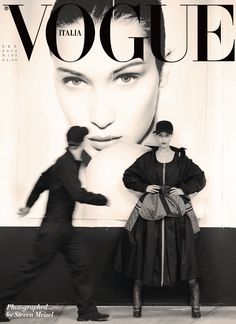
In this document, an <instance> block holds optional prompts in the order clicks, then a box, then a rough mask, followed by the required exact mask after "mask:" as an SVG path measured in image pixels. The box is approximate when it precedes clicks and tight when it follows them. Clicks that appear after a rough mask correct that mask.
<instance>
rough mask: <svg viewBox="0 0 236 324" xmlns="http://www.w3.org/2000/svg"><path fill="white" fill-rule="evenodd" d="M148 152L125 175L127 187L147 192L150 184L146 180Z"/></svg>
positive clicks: (124, 180)
mask: <svg viewBox="0 0 236 324" xmlns="http://www.w3.org/2000/svg"><path fill="white" fill-rule="evenodd" d="M146 156H147V153H145V154H144V155H142V156H140V157H139V158H138V159H137V160H136V161H135V162H134V163H133V164H132V165H131V166H130V167H129V168H128V169H127V170H125V173H124V175H123V182H124V185H125V186H126V188H128V189H132V190H134V191H139V192H146V188H147V186H148V184H147V183H146V182H145V177H144V174H145V167H146V163H145V160H146V159H145V158H146Z"/></svg>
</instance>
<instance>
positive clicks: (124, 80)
mask: <svg viewBox="0 0 236 324" xmlns="http://www.w3.org/2000/svg"><path fill="white" fill-rule="evenodd" d="M137 78H138V75H137V74H133V73H126V74H122V75H120V76H119V77H117V82H118V84H120V85H130V84H132V83H133V82H134V81H135V80H137Z"/></svg>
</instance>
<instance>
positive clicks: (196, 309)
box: [189, 279, 201, 318]
mask: <svg viewBox="0 0 236 324" xmlns="http://www.w3.org/2000/svg"><path fill="white" fill-rule="evenodd" d="M189 287H190V292H191V306H192V317H193V318H198V317H201V312H200V289H199V283H198V280H197V279H191V280H189Z"/></svg>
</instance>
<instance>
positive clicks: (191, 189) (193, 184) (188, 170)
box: [179, 157, 206, 195]
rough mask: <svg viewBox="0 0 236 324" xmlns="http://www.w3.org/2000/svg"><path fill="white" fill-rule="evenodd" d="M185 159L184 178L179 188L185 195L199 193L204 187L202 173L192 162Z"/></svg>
mask: <svg viewBox="0 0 236 324" xmlns="http://www.w3.org/2000/svg"><path fill="white" fill-rule="evenodd" d="M186 159H187V163H186V167H185V172H184V176H183V178H182V181H181V182H180V185H179V187H180V188H181V189H182V190H183V192H184V193H185V194H186V195H190V194H192V193H195V192H199V191H201V190H202V189H203V188H204V187H205V185H206V178H205V174H204V172H203V171H202V170H201V169H200V168H199V166H198V165H197V164H195V163H194V162H193V161H192V160H190V159H188V158H187V157H186Z"/></svg>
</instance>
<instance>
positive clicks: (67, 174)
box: [26, 149, 107, 222]
mask: <svg viewBox="0 0 236 324" xmlns="http://www.w3.org/2000/svg"><path fill="white" fill-rule="evenodd" d="M80 164H81V161H76V160H75V159H74V157H73V155H72V154H71V153H70V151H69V150H68V149H67V151H66V153H65V154H63V155H62V156H61V157H60V158H59V159H58V160H57V161H56V163H55V164H54V165H52V166H51V167H50V168H48V169H47V170H46V171H45V172H44V173H43V174H42V175H41V177H40V178H39V179H38V181H37V182H36V184H35V186H34V188H33V190H32V192H31V194H30V196H29V198H28V200H27V202H26V206H27V207H29V208H31V207H32V206H33V204H34V203H35V201H36V200H37V199H38V197H39V195H40V194H41V193H42V192H43V191H45V190H49V196H48V202H47V208H46V214H45V220H46V221H54V220H55V221H57V222H58V221H61V222H71V221H72V214H73V210H74V207H75V202H76V201H78V202H80V203H83V204H90V205H106V203H107V199H106V197H105V196H103V195H101V194H94V193H92V192H89V191H87V190H85V189H84V188H82V187H81V182H80V180H79V179H78V172H79V168H80Z"/></svg>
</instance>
